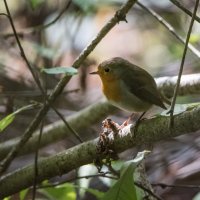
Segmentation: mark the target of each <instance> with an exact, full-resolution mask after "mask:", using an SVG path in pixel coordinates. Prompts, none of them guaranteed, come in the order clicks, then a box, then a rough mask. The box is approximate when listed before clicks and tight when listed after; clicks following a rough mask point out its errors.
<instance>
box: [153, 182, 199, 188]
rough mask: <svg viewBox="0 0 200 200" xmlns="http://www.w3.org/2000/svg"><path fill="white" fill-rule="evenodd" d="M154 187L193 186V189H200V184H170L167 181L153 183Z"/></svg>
mask: <svg viewBox="0 0 200 200" xmlns="http://www.w3.org/2000/svg"><path fill="white" fill-rule="evenodd" d="M151 185H152V186H154V187H161V188H163V189H164V188H167V187H170V188H191V189H200V185H169V184H165V183H152V184H151Z"/></svg>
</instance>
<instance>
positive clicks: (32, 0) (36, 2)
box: [29, 0, 45, 10]
mask: <svg viewBox="0 0 200 200" xmlns="http://www.w3.org/2000/svg"><path fill="white" fill-rule="evenodd" d="M44 1H45V0H29V4H30V6H31V8H32V9H33V10H35V9H36V8H38V7H39V6H40V5H41V4H42V3H43V2H44Z"/></svg>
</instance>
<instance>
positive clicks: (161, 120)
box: [0, 107, 200, 198]
mask: <svg viewBox="0 0 200 200" xmlns="http://www.w3.org/2000/svg"><path fill="white" fill-rule="evenodd" d="M199 116H200V107H195V108H194V109H193V110H190V111H186V112H184V113H181V114H179V115H176V116H174V120H175V124H176V129H174V130H173V132H171V131H170V130H169V121H170V117H161V116H159V117H156V118H152V119H149V120H145V121H143V122H141V124H140V125H139V126H138V129H137V134H136V135H134V126H131V125H130V126H127V127H125V128H124V129H122V131H120V132H119V136H118V137H116V138H115V140H114V141H112V142H110V146H109V148H110V149H112V150H113V151H114V152H116V153H120V152H123V151H125V150H127V149H129V148H132V147H135V146H138V145H139V146H140V145H142V144H149V143H150V144H152V143H155V142H158V141H161V140H166V139H169V138H172V137H176V136H179V135H183V134H186V133H190V132H195V131H198V130H199V129H200V117H199ZM97 142H98V139H95V140H91V141H88V142H85V143H83V144H80V145H77V146H75V147H73V148H70V149H68V150H66V151H63V152H61V153H59V154H57V155H53V156H50V157H48V158H45V159H42V160H40V161H39V163H38V169H39V171H38V182H41V181H43V180H46V179H49V178H52V177H55V176H57V175H58V176H61V175H62V174H65V173H68V172H70V171H71V170H73V169H76V168H78V167H80V166H82V165H85V164H89V163H92V162H93V160H94V159H96V158H97V155H98V152H99V151H97ZM101 156H102V158H103V157H106V156H107V155H101ZM33 177H34V165H33V164H31V165H29V166H26V167H24V168H22V169H18V170H16V171H14V172H11V173H9V174H7V175H5V176H2V177H1V178H0V188H1V190H0V198H3V197H6V196H9V195H11V194H14V193H16V192H19V191H21V190H22V189H24V188H27V187H30V186H31V185H32V180H33Z"/></svg>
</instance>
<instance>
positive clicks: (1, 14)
mask: <svg viewBox="0 0 200 200" xmlns="http://www.w3.org/2000/svg"><path fill="white" fill-rule="evenodd" d="M0 16H5V17H8V15H7V14H6V13H0ZM8 18H9V17H8Z"/></svg>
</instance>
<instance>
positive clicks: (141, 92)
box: [123, 66, 166, 109]
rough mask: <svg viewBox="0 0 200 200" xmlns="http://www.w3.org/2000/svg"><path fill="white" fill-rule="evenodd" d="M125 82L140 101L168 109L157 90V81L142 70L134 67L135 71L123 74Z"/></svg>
mask: <svg viewBox="0 0 200 200" xmlns="http://www.w3.org/2000/svg"><path fill="white" fill-rule="evenodd" d="M141 72H142V76H141ZM123 81H124V83H125V85H126V86H127V88H128V89H129V91H130V92H131V93H133V94H134V95H135V96H137V97H138V98H139V99H141V100H143V101H146V102H148V103H151V104H154V105H157V106H160V107H161V108H164V109H166V107H165V105H164V104H163V102H162V99H161V95H160V93H159V91H158V90H157V86H156V82H155V80H154V79H153V77H152V76H151V75H150V74H149V73H148V72H146V71H145V70H143V69H142V68H138V67H137V66H134V70H129V71H128V73H126V74H123Z"/></svg>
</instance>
